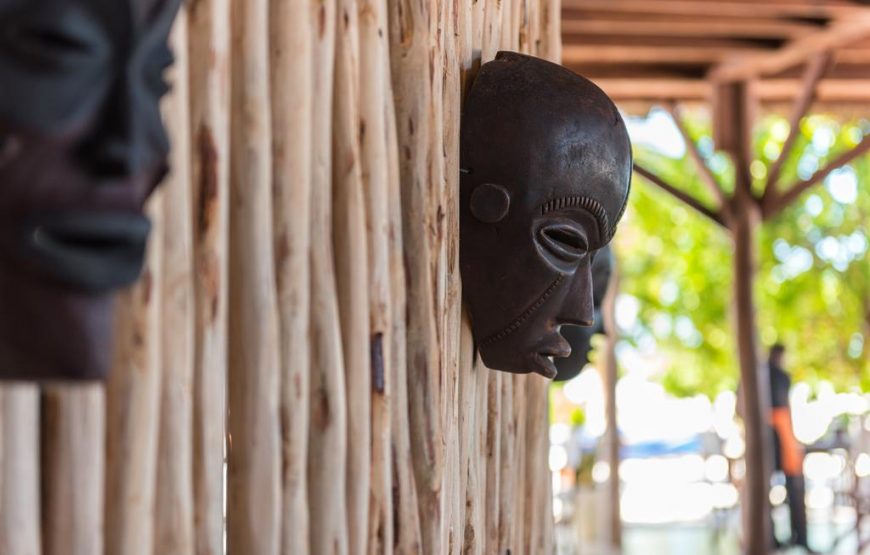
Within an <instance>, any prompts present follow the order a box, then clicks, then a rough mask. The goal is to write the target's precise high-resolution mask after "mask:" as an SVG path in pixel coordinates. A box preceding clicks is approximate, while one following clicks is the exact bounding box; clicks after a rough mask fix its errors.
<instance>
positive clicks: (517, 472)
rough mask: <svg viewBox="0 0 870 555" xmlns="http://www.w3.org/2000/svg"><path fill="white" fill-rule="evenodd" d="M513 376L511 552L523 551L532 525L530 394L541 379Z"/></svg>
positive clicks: (510, 417)
mask: <svg viewBox="0 0 870 555" xmlns="http://www.w3.org/2000/svg"><path fill="white" fill-rule="evenodd" d="M511 377H512V378H513V380H514V389H513V395H514V398H513V408H512V410H511V413H510V414H505V415H503V416H502V418H509V419H511V420H512V424H513V429H514V431H515V434H516V436H515V439H514V450H513V453H512V454H511V455H510V456H511V458H513V460H514V461H515V464H516V466H514V475H513V481H512V483H511V487H512V489H513V492H512V496H513V515H512V519H513V522H512V523H511V528H512V530H511V536H510V545H511V551H517V552H520V553H522V552H523V539H524V537H525V533H526V528H527V527H528V525H529V520H528V519H529V508H530V507H529V505H530V504H531V503H530V500H529V499H527V498H526V482H527V481H528V480H529V476H528V473H529V472H530V471H531V470H532V469H531V468H529V458H530V457H531V456H533V454H532V449H533V447H532V445H530V442H529V441H528V439H527V436H526V428H527V424H528V418H527V416H528V414H529V411H530V409H531V407H530V406H529V393H531V392H532V391H533V389H534V384H533V383H532V380H533V379H537V376H535V375H524V376H511Z"/></svg>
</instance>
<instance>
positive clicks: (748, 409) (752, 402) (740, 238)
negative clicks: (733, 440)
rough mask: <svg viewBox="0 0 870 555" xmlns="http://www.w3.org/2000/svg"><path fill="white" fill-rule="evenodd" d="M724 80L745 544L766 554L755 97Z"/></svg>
mask: <svg viewBox="0 0 870 555" xmlns="http://www.w3.org/2000/svg"><path fill="white" fill-rule="evenodd" d="M721 86H722V87H723V88H725V87H727V88H728V89H729V90H727V91H724V93H723V94H722V95H721V96H722V98H723V99H728V102H727V103H723V104H722V108H723V109H727V110H728V113H729V114H730V117H729V118H728V121H730V122H731V125H732V126H733V128H732V131H731V132H730V133H727V136H731V137H734V138H735V140H736V143H735V144H734V145H733V148H731V149H730V152H731V155H732V158H733V161H734V169H735V176H736V177H735V191H734V197H733V199H732V203H733V207H732V210H731V213H732V215H733V222H732V223H731V225H730V228H731V232H732V237H733V240H734V255H733V260H734V325H735V336H736V338H737V353H738V360H739V363H740V378H741V379H740V383H741V384H742V390H743V401H744V414H743V418H744V422H745V430H746V431H745V433H746V481H745V487H744V491H743V506H742V512H743V516H744V518H743V544H744V549H745V552H746V554H747V555H766V554H767V553H768V551H769V549H770V542H771V539H772V537H773V536H772V533H771V530H770V518H769V515H770V506H769V501H768V492H769V490H770V468H771V461H770V458H771V451H770V438H769V434H768V432H767V428H766V424H765V422H766V417H767V414H768V408H769V405H770V383H769V377H768V374H767V372H766V371H764V369H763V368H760V367H759V358H758V351H757V349H758V344H757V333H756V329H755V305H754V301H753V292H752V289H753V282H754V278H755V273H756V269H757V267H756V262H755V240H756V231H757V229H758V224H759V222H760V219H761V211H760V207H759V204H758V201H757V200H756V199H755V197H753V196H752V174H751V173H750V171H749V166H750V163H751V162H752V154H751V145H752V141H751V132H752V121H753V120H752V115H753V109H752V106H751V102H752V98H751V89H750V85H749V84H747V83H742V82H737V83H732V84H730V85H721Z"/></svg>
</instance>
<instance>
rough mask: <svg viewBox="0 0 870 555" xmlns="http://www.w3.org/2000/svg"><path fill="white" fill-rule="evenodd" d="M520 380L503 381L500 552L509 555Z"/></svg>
mask: <svg viewBox="0 0 870 555" xmlns="http://www.w3.org/2000/svg"><path fill="white" fill-rule="evenodd" d="M516 385H517V381H516V376H513V375H505V376H503V377H502V381H501V391H500V392H499V394H500V395H501V410H500V412H499V415H498V421H499V425H500V428H501V429H500V430H499V441H500V451H499V455H498V456H499V459H500V461H499V466H500V468H499V488H498V494H499V505H500V507H499V511H498V518H499V523H498V546H499V548H498V552H499V553H505V552H506V551H508V550H510V549H511V548H512V541H513V538H514V528H515V526H516V525H517V523H516V521H515V519H514V506H515V504H516V489H515V488H516V475H517V467H518V464H517V460H516V458H515V454H516V450H517V429H516V424H515V422H514V388H515V386H516Z"/></svg>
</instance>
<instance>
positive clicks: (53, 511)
mask: <svg viewBox="0 0 870 555" xmlns="http://www.w3.org/2000/svg"><path fill="white" fill-rule="evenodd" d="M105 400H106V399H105V392H104V390H103V386H102V384H89V385H77V386H60V385H57V386H49V387H47V388H46V389H45V391H44V393H43V398H42V486H43V492H42V501H43V509H42V538H43V550H44V551H43V552H44V553H47V554H55V553H56V554H59V555H60V554H63V555H67V554H69V555H101V554H102V553H103V476H104V463H105V451H104V449H105V432H106V430H105V414H106V405H105ZM0 545H2V542H0ZM0 553H5V551H3V550H2V549H0Z"/></svg>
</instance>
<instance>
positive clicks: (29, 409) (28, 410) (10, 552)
mask: <svg viewBox="0 0 870 555" xmlns="http://www.w3.org/2000/svg"><path fill="white" fill-rule="evenodd" d="M39 514H40V488H39V390H38V389H37V387H36V386H34V385H24V384H16V385H4V386H3V387H2V388H0V553H3V554H4V555H39V554H40V553H42V544H41V539H40V518H39Z"/></svg>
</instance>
